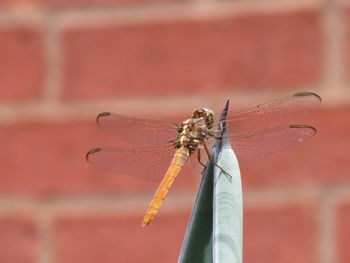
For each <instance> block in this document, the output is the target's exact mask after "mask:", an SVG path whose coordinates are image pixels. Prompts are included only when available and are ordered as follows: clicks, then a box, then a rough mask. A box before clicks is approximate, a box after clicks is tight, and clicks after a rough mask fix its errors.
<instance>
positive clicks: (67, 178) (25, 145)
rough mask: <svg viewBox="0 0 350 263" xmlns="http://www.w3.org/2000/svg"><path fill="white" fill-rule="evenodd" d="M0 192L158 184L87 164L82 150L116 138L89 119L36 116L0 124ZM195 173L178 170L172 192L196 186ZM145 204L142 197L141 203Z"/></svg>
mask: <svg viewBox="0 0 350 263" xmlns="http://www.w3.org/2000/svg"><path fill="white" fill-rule="evenodd" d="M0 137H1V138H2V139H1V141H2V143H1V151H0V171H1V173H0V181H1V184H0V192H1V193H2V194H21V195H23V194H28V195H31V194H40V195H55V194H59V193H70V194H84V193H95V194H101V193H103V194H113V193H118V194H120V193H123V192H124V193H125V192H130V193H132V192H139V191H142V190H143V191H148V192H153V191H154V190H155V189H156V187H157V184H152V183H149V182H146V181H141V180H136V179H134V178H131V177H128V176H121V175H119V176H118V175H114V174H112V173H107V172H103V171H100V170H97V169H96V168H94V167H92V166H91V165H90V164H88V163H87V162H86V160H85V155H86V153H87V151H88V150H90V149H91V148H94V147H97V146H113V145H114V144H115V140H113V139H112V138H110V137H109V136H108V135H107V134H105V133H104V132H102V131H101V130H99V129H98V127H97V125H96V124H95V122H94V120H92V121H91V122H89V123H88V122H79V121H77V122H61V123H60V122H58V123H55V122H42V123H41V122H35V123H18V124H14V125H11V126H2V127H1V126H0ZM198 178H199V177H198V176H188V174H186V173H182V174H180V176H179V177H178V178H177V180H176V182H175V184H174V190H173V191H174V192H176V191H178V190H176V189H178V187H180V188H183V187H184V188H187V189H188V188H190V189H193V187H196V185H197V184H198V182H197V181H198ZM145 204H146V203H145Z"/></svg>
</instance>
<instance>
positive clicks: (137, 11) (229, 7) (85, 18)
mask: <svg viewBox="0 0 350 263" xmlns="http://www.w3.org/2000/svg"><path fill="white" fill-rule="evenodd" d="M321 1H322V0H307V1H305V0H289V1H283V2H281V1H277V0H270V1H264V2H261V1H260V0H251V1H213V0H208V1H196V0H192V1H188V2H179V3H166V4H164V3H153V4H147V5H132V6H123V5H95V6H94V5H92V6H90V7H79V6H76V7H68V8H57V9H52V8H40V7H38V8H24V9H21V10H20V11H16V10H15V9H14V10H13V9H4V10H1V11H0V22H1V21H6V20H9V19H12V20H18V19H23V14H24V15H25V17H27V18H28V19H31V18H33V17H35V16H38V15H39V16H40V15H41V16H46V15H47V14H50V15H51V16H53V17H55V18H57V19H63V20H66V19H67V18H68V20H71V19H73V20H76V22H78V21H79V20H80V21H81V22H82V23H83V24H89V22H91V21H92V20H95V22H98V21H101V22H103V23H105V22H106V21H108V20H110V21H126V22H127V21H129V22H132V23H134V22H136V21H138V20H140V21H142V22H144V20H150V19H151V20H156V21H157V20H158V19H159V18H165V19H167V18H171V19H173V18H183V17H184V16H185V17H198V18H200V17H203V18H205V17H212V16H214V17H215V16H218V15H219V16H225V15H239V16H240V15H247V14H254V13H258V14H263V13H266V14H271V13H276V12H277V13H278V12H290V11H294V10H301V9H310V8H311V9H315V8H318V7H319V5H320V3H321Z"/></svg>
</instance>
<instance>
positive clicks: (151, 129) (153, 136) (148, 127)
mask: <svg viewBox="0 0 350 263" xmlns="http://www.w3.org/2000/svg"><path fill="white" fill-rule="evenodd" d="M97 124H98V125H99V126H100V127H101V128H102V129H103V130H105V131H106V132H108V133H109V134H111V135H112V136H113V137H115V138H116V139H118V140H120V141H125V142H128V143H131V144H134V145H146V144H147V145H148V144H149V145H151V144H161V143H165V142H170V141H172V140H174V139H175V138H176V134H177V130H176V125H175V124H173V123H171V122H167V121H162V120H153V119H140V118H131V117H127V116H123V115H119V114H115V113H110V112H103V113H100V114H99V115H98V116H97Z"/></svg>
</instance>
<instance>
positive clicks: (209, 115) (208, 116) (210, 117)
mask: <svg viewBox="0 0 350 263" xmlns="http://www.w3.org/2000/svg"><path fill="white" fill-rule="evenodd" d="M192 118H204V121H205V123H206V125H207V127H208V129H211V128H213V127H214V112H213V111H212V110H210V109H207V108H200V109H196V110H195V111H194V112H193V113H192Z"/></svg>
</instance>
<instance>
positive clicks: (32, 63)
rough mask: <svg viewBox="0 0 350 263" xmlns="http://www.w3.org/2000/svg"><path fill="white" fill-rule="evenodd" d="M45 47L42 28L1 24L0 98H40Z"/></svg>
mask: <svg viewBox="0 0 350 263" xmlns="http://www.w3.org/2000/svg"><path fill="white" fill-rule="evenodd" d="M43 53H44V47H43V43H42V34H41V32H40V30H38V29H36V28H34V27H30V26H22V27H16V28H11V29H6V28H0V72H1V75H0V86H1V89H0V101H24V100H33V99H38V98H39V96H40V92H41V90H42V88H43V79H44V57H43V56H44V55H43Z"/></svg>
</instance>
